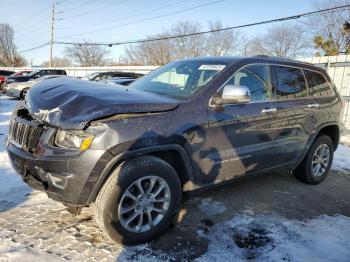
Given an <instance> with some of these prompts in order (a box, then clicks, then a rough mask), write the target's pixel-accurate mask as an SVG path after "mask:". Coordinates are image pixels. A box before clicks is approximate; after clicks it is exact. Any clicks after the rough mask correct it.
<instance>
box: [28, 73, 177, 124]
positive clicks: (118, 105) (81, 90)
mask: <svg viewBox="0 0 350 262" xmlns="http://www.w3.org/2000/svg"><path fill="white" fill-rule="evenodd" d="M25 103H26V106H27V108H28V110H29V113H30V114H31V115H32V116H34V118H35V119H36V120H38V121H41V122H44V123H48V124H50V125H53V126H57V127H59V128H63V129H83V128H84V127H85V126H86V125H87V124H88V123H89V122H90V121H92V120H96V119H101V118H105V117H108V116H113V115H117V114H128V113H130V114H131V113H156V112H164V111H169V110H173V109H175V108H176V107H177V106H178V105H179V104H180V101H179V100H175V99H171V98H167V97H164V96H159V95H157V94H153V93H150V92H145V91H141V90H135V89H130V88H127V87H125V86H119V85H113V86H110V85H105V84H100V83H96V82H88V81H83V80H76V79H71V78H66V77H61V78H55V79H49V80H45V81H42V82H40V83H38V84H36V85H34V86H33V87H32V88H31V89H30V90H29V92H28V93H27V95H26V102H25Z"/></svg>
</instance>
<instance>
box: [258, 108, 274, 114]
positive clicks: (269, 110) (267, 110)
mask: <svg viewBox="0 0 350 262" xmlns="http://www.w3.org/2000/svg"><path fill="white" fill-rule="evenodd" d="M276 111H277V108H265V109H263V110H261V112H262V113H271V112H276Z"/></svg>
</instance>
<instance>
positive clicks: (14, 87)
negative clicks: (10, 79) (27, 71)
mask: <svg viewBox="0 0 350 262" xmlns="http://www.w3.org/2000/svg"><path fill="white" fill-rule="evenodd" d="M56 77H62V75H46V76H42V77H39V78H36V79H34V80H30V81H28V82H15V83H10V84H7V85H6V86H5V88H4V89H5V93H6V95H8V96H10V97H14V98H18V99H24V97H25V95H26V94H27V92H28V90H29V89H30V88H31V87H32V86H33V85H35V84H37V83H39V82H41V81H44V80H47V79H51V78H56Z"/></svg>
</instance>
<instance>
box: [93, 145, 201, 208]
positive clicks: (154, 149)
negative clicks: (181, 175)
mask: <svg viewBox="0 0 350 262" xmlns="http://www.w3.org/2000/svg"><path fill="white" fill-rule="evenodd" d="M169 150H170V151H177V152H178V153H180V155H181V158H182V161H183V162H184V164H185V169H186V175H187V177H188V182H186V184H185V185H184V191H191V190H193V189H194V188H195V187H196V186H195V176H194V172H193V168H192V164H191V160H190V158H189V156H188V154H187V153H186V151H185V149H184V148H183V147H182V146H180V145H177V144H169V145H157V146H150V147H145V148H140V149H135V150H132V151H126V152H123V153H120V154H118V155H115V156H114V157H113V158H112V159H111V160H110V161H109V162H108V163H107V164H106V166H105V167H104V169H103V170H102V172H101V174H100V175H99V177H98V178H97V181H96V183H95V185H94V187H93V189H92V191H91V193H90V195H89V197H88V199H87V205H90V204H91V203H93V202H94V201H95V199H96V197H97V195H98V193H99V192H100V190H101V188H102V186H103V184H104V182H105V181H106V180H107V178H108V177H109V175H110V173H111V172H112V171H113V170H114V169H115V167H116V166H117V165H118V164H119V163H120V162H121V161H123V160H126V159H128V158H131V157H138V156H142V155H145V154H150V153H156V152H161V151H169Z"/></svg>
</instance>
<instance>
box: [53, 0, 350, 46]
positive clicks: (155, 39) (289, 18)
mask: <svg viewBox="0 0 350 262" xmlns="http://www.w3.org/2000/svg"><path fill="white" fill-rule="evenodd" d="M349 7H350V4H348V5H343V6H337V7H332V8H327V9H322V10H318V11H312V12H308V13H302V14H298V15H293V16H287V17H282V18H276V19H271V20H265V21H260V22H255V23H250V24H244V25H238V26H230V27H225V28H220V29H214V30H207V31H201V32H196V33H190V34H182V35H175V36H168V37H159V38H149V39H141V40H129V41H123V42H111V43H85V42H63V41H56V42H55V43H56V44H63V45H104V46H112V45H125V44H137V43H145V42H154V41H161V40H169V39H174V38H181V37H189V36H195V35H203V34H208V33H216V32H221V31H227V30H232V29H240V28H245V27H252V26H257V25H264V24H269V23H276V22H283V21H288V20H296V19H300V18H304V17H308V16H312V15H316V14H320V13H326V12H334V11H335V10H341V9H345V8H349Z"/></svg>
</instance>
